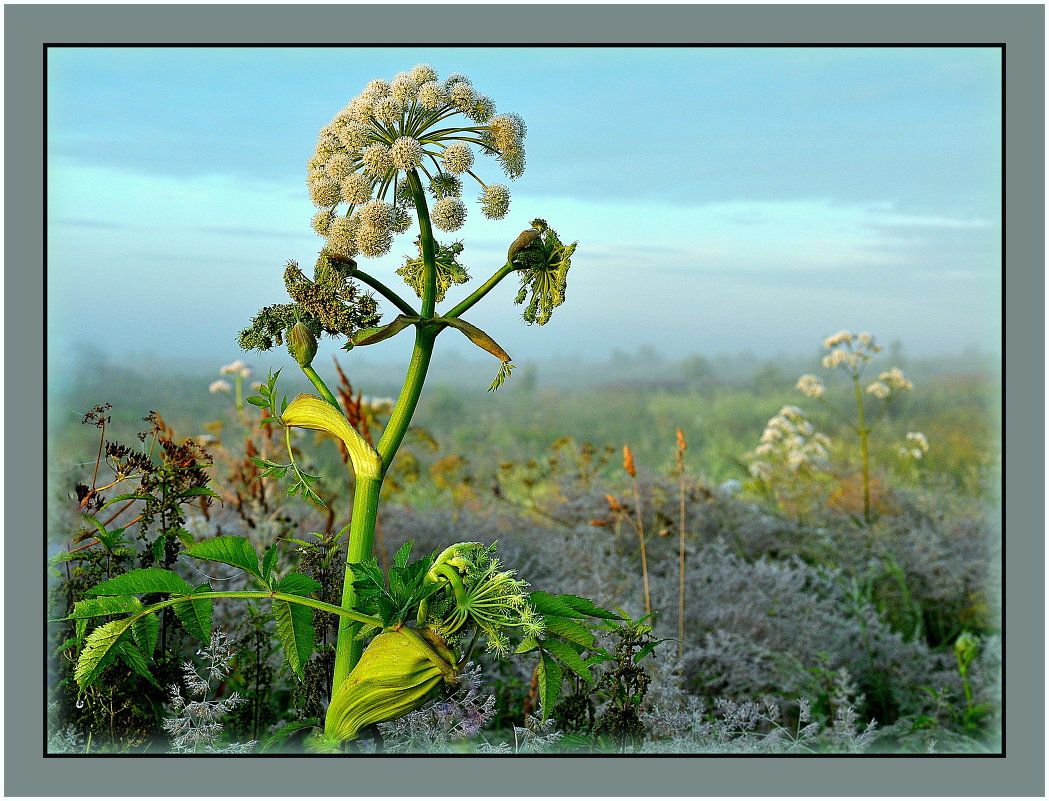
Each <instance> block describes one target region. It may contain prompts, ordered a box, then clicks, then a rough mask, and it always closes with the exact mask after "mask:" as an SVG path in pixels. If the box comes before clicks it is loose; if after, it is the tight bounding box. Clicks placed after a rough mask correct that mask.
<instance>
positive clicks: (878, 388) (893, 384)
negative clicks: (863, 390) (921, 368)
mask: <svg viewBox="0 0 1049 801" xmlns="http://www.w3.org/2000/svg"><path fill="white" fill-rule="evenodd" d="M912 389H914V384H912V383H911V382H910V380H909V379H908V378H907V376H905V375H904V374H903V370H901V369H900V368H899V367H893V368H892V369H891V370H886V371H885V372H883V373H881V374H879V375H878V380H877V381H874V382H872V383H871V384H869V385H868V386H867V392H869V393H870V394H871V395H873V396H874V397H876V398H880V399H881V400H884V401H887V400H889V399H890V398H891V397H892V396H893V395H894V394H895V393H897V392H910V391H911V390H912Z"/></svg>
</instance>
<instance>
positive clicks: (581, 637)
mask: <svg viewBox="0 0 1049 801" xmlns="http://www.w3.org/2000/svg"><path fill="white" fill-rule="evenodd" d="M543 622H544V624H545V626H546V633H547V634H556V635H557V636H558V637H562V638H564V639H566V640H569V641H570V642H574V643H578V644H579V645H582V646H585V647H587V648H589V647H590V646H591V645H593V644H594V635H593V634H592V633H591V632H590V631H589V630H588V629H587V628H586V627H584V626H581V625H579V624H578V623H576V622H575V621H574V620H569V619H568V618H566V617H557V616H555V615H543Z"/></svg>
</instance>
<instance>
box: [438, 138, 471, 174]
mask: <svg viewBox="0 0 1049 801" xmlns="http://www.w3.org/2000/svg"><path fill="white" fill-rule="evenodd" d="M441 158H442V159H443V161H444V169H445V170H446V171H447V172H449V173H451V174H452V175H460V174H461V173H464V172H466V171H467V170H468V169H470V168H471V167H472V166H473V163H474V153H473V150H471V149H470V146H469V145H468V144H467V143H466V142H452V144H450V145H448V147H446V148H445V149H444V153H443V154H442V155H441Z"/></svg>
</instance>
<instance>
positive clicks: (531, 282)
mask: <svg viewBox="0 0 1049 801" xmlns="http://www.w3.org/2000/svg"><path fill="white" fill-rule="evenodd" d="M532 228H533V229H534V230H535V231H537V232H538V233H539V235H538V236H529V237H528V238H527V240H525V241H523V242H522V239H523V238H524V235H523V234H522V237H519V238H518V240H517V241H516V242H515V243H514V245H511V247H510V253H509V256H508V258H509V261H510V263H511V264H513V265H514V266H515V267H516V268H517V269H518V270H520V272H521V289H520V291H519V292H518V293H517V297H516V298H515V299H514V302H515V303H519V304H520V303H525V301H526V300H527V303H525V308H524V312H523V317H524V319H525V322H527V323H529V324H532V323H538V324H539V325H546V324H547V323H548V322H549V321H550V316H551V315H552V314H553V311H554V309H556V308H557V307H558V306H560V305H561V304H562V303H564V302H565V290H566V286H567V280H568V270H569V268H570V267H571V266H572V254H573V253H574V252H575V249H576V243H572V244H571V245H564V244H562V243H561V240H560V239H559V238H558V236H557V232H556V231H554V229H553V228H551V227H550V226H549V225H547V223H546V221H545V220H540V219H535V220H532ZM526 233H527V232H526Z"/></svg>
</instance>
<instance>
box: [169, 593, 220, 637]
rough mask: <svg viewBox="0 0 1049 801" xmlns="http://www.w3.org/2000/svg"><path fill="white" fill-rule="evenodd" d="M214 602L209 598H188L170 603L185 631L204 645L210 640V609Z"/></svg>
mask: <svg viewBox="0 0 1049 801" xmlns="http://www.w3.org/2000/svg"><path fill="white" fill-rule="evenodd" d="M213 606H214V604H212V602H211V599H210V598H188V599H186V600H184V601H177V602H176V603H174V604H172V607H171V608H172V609H174V610H175V616H176V617H178V619H179V621H181V623H182V625H183V626H184V627H185V629H186V631H188V632H189V633H190V634H192V635H193V636H194V637H196V638H197V639H198V640H200V641H201V642H202V643H204V644H205V645H206V644H207V643H209V642H211V611H212V608H213Z"/></svg>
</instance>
